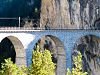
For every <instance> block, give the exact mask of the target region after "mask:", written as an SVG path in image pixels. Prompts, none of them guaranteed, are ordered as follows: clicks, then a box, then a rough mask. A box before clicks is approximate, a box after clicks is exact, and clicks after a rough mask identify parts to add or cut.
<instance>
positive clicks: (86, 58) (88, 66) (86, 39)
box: [73, 35, 100, 75]
mask: <svg viewBox="0 0 100 75" xmlns="http://www.w3.org/2000/svg"><path fill="white" fill-rule="evenodd" d="M77 50H78V51H80V52H81V54H82V60H83V70H84V71H87V72H88V74H89V75H99V74H100V60H99V59H100V38H99V37H98V36H95V35H85V36H82V37H81V38H80V39H79V40H78V41H77V42H76V44H75V46H74V51H73V52H77Z"/></svg>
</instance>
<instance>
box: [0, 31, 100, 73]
mask: <svg viewBox="0 0 100 75" xmlns="http://www.w3.org/2000/svg"><path fill="white" fill-rule="evenodd" d="M86 35H94V36H98V37H100V30H5V31H4V30H0V41H2V40H4V39H5V38H8V39H9V40H10V41H11V42H12V44H13V45H14V48H15V52H16V64H17V65H25V66H28V65H30V64H31V58H32V50H33V47H34V45H35V44H36V43H37V41H38V40H39V39H41V38H42V37H43V36H48V37H50V38H51V39H52V40H53V41H54V43H55V44H56V50H57V52H58V53H57V54H58V57H57V75H65V73H66V69H67V68H71V65H72V63H71V62H72V60H71V54H72V50H73V48H74V45H75V43H76V42H77V41H78V40H79V39H80V38H81V37H83V36H86Z"/></svg>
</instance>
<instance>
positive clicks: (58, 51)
mask: <svg viewBox="0 0 100 75" xmlns="http://www.w3.org/2000/svg"><path fill="white" fill-rule="evenodd" d="M45 39H49V40H50V41H51V42H52V45H53V49H52V50H53V52H52V53H53V54H55V57H54V58H55V59H57V62H56V64H57V67H56V75H65V74H66V52H65V49H64V45H63V43H62V41H61V40H60V39H59V38H57V37H55V36H52V35H45V36H42V37H41V38H40V39H39V41H38V42H40V43H41V44H42V48H43V44H44V43H45ZM40 46H41V45H40Z"/></svg>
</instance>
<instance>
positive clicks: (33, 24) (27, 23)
mask: <svg viewBox="0 0 100 75" xmlns="http://www.w3.org/2000/svg"><path fill="white" fill-rule="evenodd" d="M21 29H22V30H26V29H28V30H31V29H32V30H36V29H43V28H40V20H39V19H29V18H21V17H18V18H0V30H21Z"/></svg>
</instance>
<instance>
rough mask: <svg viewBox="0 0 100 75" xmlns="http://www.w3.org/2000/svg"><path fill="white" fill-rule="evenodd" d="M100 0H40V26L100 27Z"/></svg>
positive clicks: (67, 27) (62, 27)
mask: <svg viewBox="0 0 100 75" xmlns="http://www.w3.org/2000/svg"><path fill="white" fill-rule="evenodd" d="M99 12H100V0H42V6H41V19H40V23H41V25H40V26H41V27H43V28H50V29H56V28H57V29H100V26H99V17H100V13H99Z"/></svg>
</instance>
